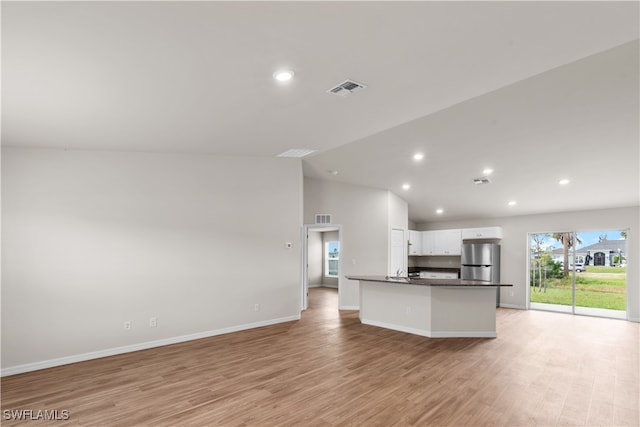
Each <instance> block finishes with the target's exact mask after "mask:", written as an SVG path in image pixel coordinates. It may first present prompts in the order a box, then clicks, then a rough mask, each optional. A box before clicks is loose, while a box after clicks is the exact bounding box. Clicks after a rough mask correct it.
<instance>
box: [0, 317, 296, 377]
mask: <svg viewBox="0 0 640 427" xmlns="http://www.w3.org/2000/svg"><path fill="white" fill-rule="evenodd" d="M294 320H300V315H299V314H298V315H294V316H288V317H281V318H279V319H271V320H264V321H261V322H254V323H247V324H244V325H238V326H232V327H229V328H223V329H216V330H213V331H205V332H198V333H195V334H189V335H182V336H178V337H173V338H165V339H161V340H157V341H148V342H143V343H139V344H132V345H126V346H122V347H115V348H108V349H104V350H98V351H92V352H89V353H82V354H76V355H73V356H65V357H60V358H57V359H50V360H43V361H41V362H33V363H26V364H24V365H17V366H10V367H8V368H3V369H2V373H1V376H3V377H6V376H9V375H16V374H22V373H25V372H31V371H38V370H40V369H47V368H53V367H55V366H61V365H68V364H71V363H78V362H85V361H87V360H93V359H100V358H102V357H108V356H115V355H117V354H123V353H131V352H134V351H139V350H147V349H149V348H154V347H162V346H165V345H170V344H178V343H181V342H185V341H193V340H198V339H201V338H209V337H213V336H216V335H223V334H229V333H232V332H239V331H244V330H247V329H253V328H260V327H263V326H270V325H275V324H277V323H284V322H291V321H294Z"/></svg>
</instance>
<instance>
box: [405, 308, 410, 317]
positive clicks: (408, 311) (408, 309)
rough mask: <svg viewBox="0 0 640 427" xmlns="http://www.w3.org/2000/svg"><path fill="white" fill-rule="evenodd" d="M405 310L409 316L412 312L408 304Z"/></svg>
mask: <svg viewBox="0 0 640 427" xmlns="http://www.w3.org/2000/svg"><path fill="white" fill-rule="evenodd" d="M405 311H406V313H407V316H409V315H410V314H411V307H409V306H407V308H406V310H405Z"/></svg>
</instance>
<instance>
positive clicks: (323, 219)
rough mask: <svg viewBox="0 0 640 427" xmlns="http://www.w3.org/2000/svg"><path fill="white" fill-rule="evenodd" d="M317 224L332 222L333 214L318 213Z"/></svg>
mask: <svg viewBox="0 0 640 427" xmlns="http://www.w3.org/2000/svg"><path fill="white" fill-rule="evenodd" d="M316 224H322V225H327V224H331V215H329V214H316Z"/></svg>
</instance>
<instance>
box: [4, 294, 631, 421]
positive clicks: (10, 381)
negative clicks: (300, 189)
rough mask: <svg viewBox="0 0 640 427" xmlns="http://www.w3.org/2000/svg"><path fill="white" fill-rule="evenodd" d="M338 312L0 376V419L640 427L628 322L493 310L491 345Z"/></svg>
mask: <svg viewBox="0 0 640 427" xmlns="http://www.w3.org/2000/svg"><path fill="white" fill-rule="evenodd" d="M337 305H338V304H337V293H336V290H335V289H328V288H317V289H311V295H310V308H309V310H307V311H306V312H304V313H303V316H302V320H300V321H298V322H289V323H286V324H281V325H275V326H270V327H265V328H259V329H254V330H250V331H244V332H238V333H233V334H228V335H223V336H218V337H213V338H207V339H202V340H198V341H191V342H188V343H182V344H176V345H171V346H166V347H162V348H156V349H151V350H145V351H139V352H135V353H129V354H124V355H119V356H114V357H109V358H104V359H99V360H94V361H89V362H83V363H77V364H74V365H67V366H61V367H57V368H52V369H47V370H42V371H38V372H31V373H27V374H21V375H15V376H11V377H6V378H3V379H2V409H3V410H6V409H21V408H24V409H33V410H34V411H37V410H38V409H49V410H52V409H57V410H64V409H66V410H68V411H69V414H70V419H69V420H68V421H56V422H52V423H49V424H48V423H46V422H42V421H37V422H33V423H32V424H33V425H38V426H43V425H56V426H62V425H102V426H116V425H121V426H133V425H149V426H183V425H193V426H200V425H202V426H204V425H208V426H215V425H223V426H272V425H281V426H334V425H335V426H342V425H352V426H394V425H420V426H427V425H437V426H533V425H539V426H554V425H561V426H574V425H575V426H578V425H580V426H584V425H587V426H638V425H640V419H639V415H638V401H639V380H638V376H639V366H640V365H639V359H638V353H639V348H638V347H639V345H640V344H639V342H640V325H638V324H636V323H631V322H626V321H619V320H606V319H596V318H588V317H579V316H571V315H566V314H554V313H545V312H536V311H520V310H508V309H499V310H498V338H496V339H467V338H464V339H463V338H459V339H429V338H423V337H418V336H413V335H409V334H405V333H400V332H394V331H389V330H385V329H380V328H376V327H373V326H366V325H361V324H360V322H359V321H358V313H357V312H356V311H343V312H338V310H337ZM3 415H4V412H3ZM3 418H4V417H3ZM18 424H20V425H23V423H13V422H12V421H7V420H5V419H3V420H2V425H6V426H10V425H18Z"/></svg>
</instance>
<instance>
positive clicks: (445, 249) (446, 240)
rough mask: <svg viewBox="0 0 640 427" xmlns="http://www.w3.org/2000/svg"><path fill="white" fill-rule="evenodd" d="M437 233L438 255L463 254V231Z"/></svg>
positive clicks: (441, 231)
mask: <svg viewBox="0 0 640 427" xmlns="http://www.w3.org/2000/svg"><path fill="white" fill-rule="evenodd" d="M435 233H436V245H435V248H436V255H460V254H462V238H461V235H462V232H461V230H438V231H436V232H435Z"/></svg>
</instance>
